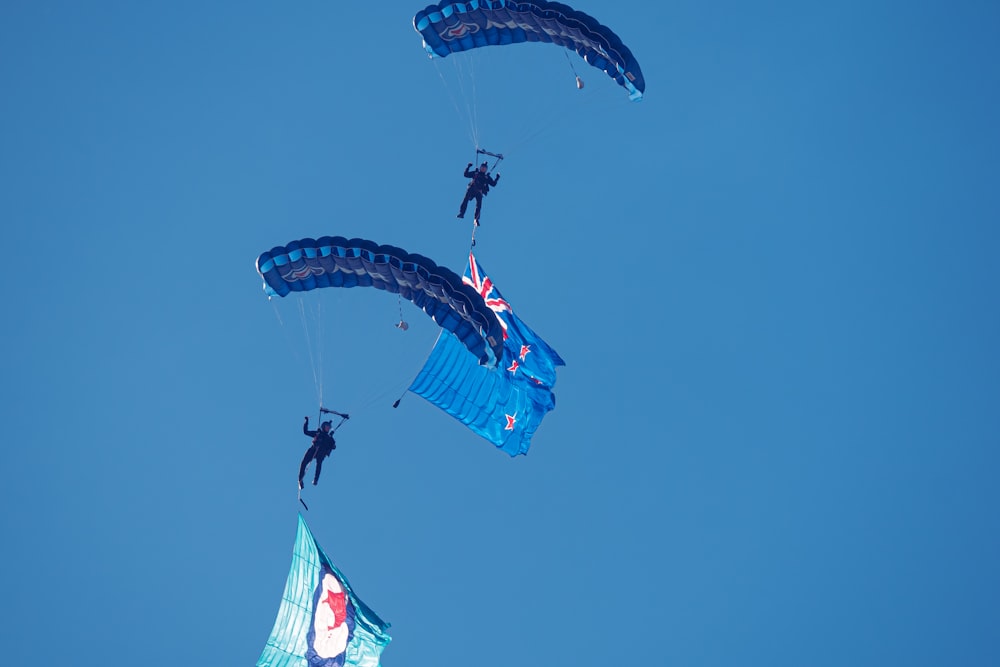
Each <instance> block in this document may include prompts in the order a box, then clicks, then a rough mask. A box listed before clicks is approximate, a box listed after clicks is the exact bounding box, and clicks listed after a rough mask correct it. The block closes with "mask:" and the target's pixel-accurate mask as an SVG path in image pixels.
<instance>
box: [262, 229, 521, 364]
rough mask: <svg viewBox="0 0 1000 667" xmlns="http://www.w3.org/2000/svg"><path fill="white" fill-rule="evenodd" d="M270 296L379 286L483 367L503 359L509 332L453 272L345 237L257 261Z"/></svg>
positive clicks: (293, 246) (305, 242)
mask: <svg viewBox="0 0 1000 667" xmlns="http://www.w3.org/2000/svg"><path fill="white" fill-rule="evenodd" d="M257 272H258V273H259V274H260V275H261V277H262V278H263V279H264V291H265V292H267V294H268V295H269V296H280V297H284V296H287V295H288V294H290V293H292V292H305V291H308V290H312V289H317V288H322V287H374V288H375V289H380V290H385V291H387V292H392V293H393V294H399V295H400V296H401V297H402V298H404V299H407V300H409V301H411V302H413V303H414V304H415V305H416V306H417V307H418V308H420V309H422V310H423V311H424V312H425V313H427V314H428V315H429V316H430V317H431V319H433V320H434V321H435V322H436V323H437V324H438V325H439V326H440V327H441V328H442V329H444V330H446V331H449V332H451V333H453V334H454V335H455V337H456V338H458V339H459V340H460V341H461V342H462V345H464V346H465V348H466V349H468V350H469V352H471V353H472V354H473V355H474V356H475V357H476V358H477V359H478V360H479V363H480V364H484V365H487V366H493V365H495V364H496V362H497V360H498V359H500V358H501V357H502V356H503V329H502V327H501V324H500V322H499V321H498V320H497V318H496V316H495V315H494V314H493V311H492V310H490V308H489V306H487V305H486V302H485V301H484V300H483V297H482V296H481V295H480V294H479V293H478V292H476V290H475V289H473V288H472V287H470V286H468V285H465V284H463V283H462V278H461V277H460V276H458V275H457V274H455V273H454V272H453V271H451V270H450V269H447V268H445V267H443V266H438V265H437V264H435V263H434V262H433V261H432V260H430V259H428V258H426V257H423V256H422V255H415V254H410V253H408V252H406V251H405V250H402V249H400V248H396V247H394V246H388V245H378V244H377V243H375V242H374V241H367V240H365V239H351V240H347V239H345V238H343V237H341V236H324V237H322V238H319V239H311V238H305V239H301V240H298V241H292V242H291V243H289V244H288V245H285V246H278V247H276V248H272V249H271V250H270V251H268V252H265V253H262V254H261V255H260V257H258V258H257Z"/></svg>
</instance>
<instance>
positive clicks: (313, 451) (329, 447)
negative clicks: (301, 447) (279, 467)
mask: <svg viewBox="0 0 1000 667" xmlns="http://www.w3.org/2000/svg"><path fill="white" fill-rule="evenodd" d="M344 419H347V417H344ZM332 425H333V424H332V422H329V421H325V422H323V423H322V424H320V427H319V428H318V429H317V430H315V431H310V430H309V417H306V421H305V423H304V424H302V433H304V434H305V435H307V436H308V437H310V438H312V439H313V440H312V445H310V446H309V449H307V450H306V453H305V455H304V456H303V457H302V463H301V464H300V465H299V490H300V491H301V490H302V478H303V477H304V476H305V474H306V467H307V466H308V465H309V462H310V461H316V472H315V474H314V475H313V486H315V485H316V484H318V483H319V474H320V472H321V471H322V470H323V459H325V458H326V457H328V456H329V455H330V452H332V451H333V450H335V449H336V448H337V441H336V440H334V439H333V434H332V433H331V431H330V427H331V426H332Z"/></svg>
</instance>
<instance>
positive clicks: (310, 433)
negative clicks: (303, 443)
mask: <svg viewBox="0 0 1000 667" xmlns="http://www.w3.org/2000/svg"><path fill="white" fill-rule="evenodd" d="M302 433H304V434H305V435H308V436H309V437H310V438H315V437H316V431H310V430H309V417H306V421H305V423H304V424H302Z"/></svg>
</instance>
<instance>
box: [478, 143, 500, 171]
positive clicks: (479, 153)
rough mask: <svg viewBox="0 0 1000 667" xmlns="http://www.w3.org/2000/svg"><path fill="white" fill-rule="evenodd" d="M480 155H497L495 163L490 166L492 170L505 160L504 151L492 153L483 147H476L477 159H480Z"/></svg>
mask: <svg viewBox="0 0 1000 667" xmlns="http://www.w3.org/2000/svg"><path fill="white" fill-rule="evenodd" d="M480 155H489V156H490V157H495V158H496V161H495V162H494V163H493V166H492V167H490V168H489V170H490V171H493V170H494V169H496V168H497V165H498V164H500V163H501V162H502V161H503V153H491V152H489V151H487V150H483V149H482V148H477V149H476V159H477V160H478V159H479V156H480Z"/></svg>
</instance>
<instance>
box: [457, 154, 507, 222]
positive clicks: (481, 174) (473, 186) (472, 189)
mask: <svg viewBox="0 0 1000 667" xmlns="http://www.w3.org/2000/svg"><path fill="white" fill-rule="evenodd" d="M471 167H472V163H471V162H470V163H469V164H467V165H466V167H465V177H466V178H471V179H472V180H471V181H469V187H468V188H466V190H465V199H463V200H462V206H461V208H459V209H458V217H460V218H464V217H465V209H466V208H468V206H469V202H470V201H472V199H473V197H475V199H476V216H475V222H476V225H479V212H480V211H481V210H482V208H483V196H484V195H488V194H489V193H490V186H491V185H492V186H494V187H496V184H497V183H499V182H500V174H497V176H496V178H493V177H492V176H490V174H489V172H488V171H487V169H488V168H489V165H487V164H486V163H485V162H484V163H482V164H481V165H479V169H477V170H475V171H473V170H472V169H471Z"/></svg>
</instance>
